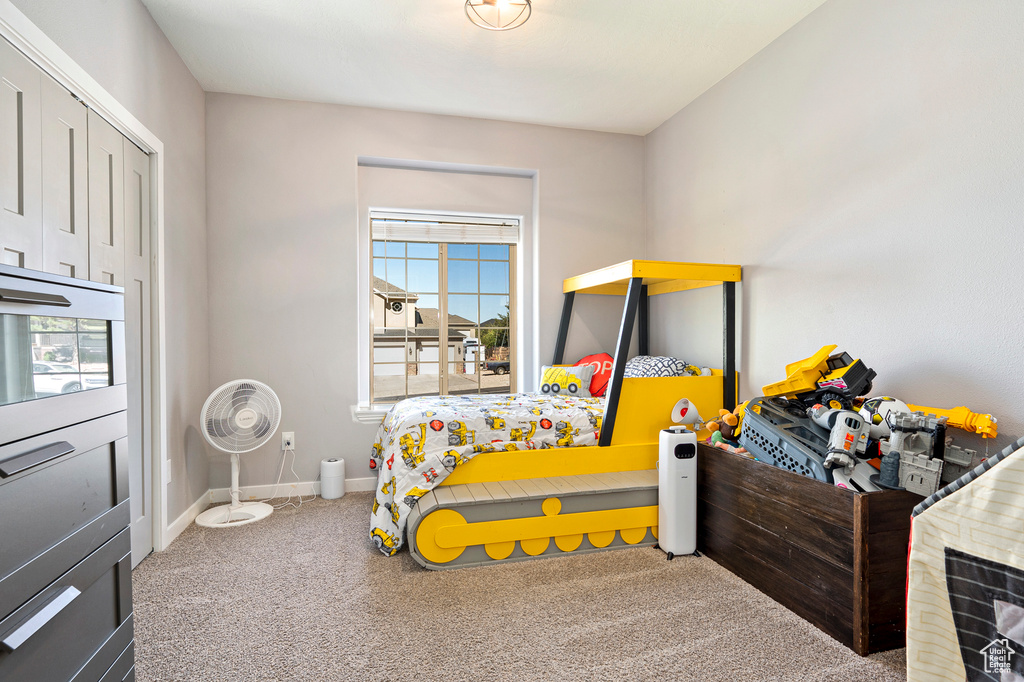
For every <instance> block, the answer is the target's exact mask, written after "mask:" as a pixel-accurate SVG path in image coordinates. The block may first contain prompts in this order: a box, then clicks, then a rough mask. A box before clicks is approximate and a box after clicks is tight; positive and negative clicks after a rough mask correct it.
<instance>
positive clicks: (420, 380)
mask: <svg viewBox="0 0 1024 682" xmlns="http://www.w3.org/2000/svg"><path fill="white" fill-rule="evenodd" d="M434 355H435V358H436V355H437V344H436V343H435V344H434ZM408 367H409V369H408V372H409V397H410V398H411V397H412V396H416V395H437V394H438V393H440V392H441V374H440V372H441V369H440V367H441V366H440V364H438V363H437V362H410V363H409V365H408Z"/></svg>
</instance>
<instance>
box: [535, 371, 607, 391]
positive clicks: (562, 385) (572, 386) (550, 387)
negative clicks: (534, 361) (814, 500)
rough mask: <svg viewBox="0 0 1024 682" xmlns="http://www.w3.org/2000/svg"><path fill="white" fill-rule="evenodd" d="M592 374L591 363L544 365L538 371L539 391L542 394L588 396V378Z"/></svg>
mask: <svg viewBox="0 0 1024 682" xmlns="http://www.w3.org/2000/svg"><path fill="white" fill-rule="evenodd" d="M593 376H594V366H593V365H580V366H578V367H551V366H549V365H545V366H544V367H543V368H541V371H540V393H542V394H544V395H566V394H568V395H571V396H577V397H580V398H589V397H590V380H591V378H593Z"/></svg>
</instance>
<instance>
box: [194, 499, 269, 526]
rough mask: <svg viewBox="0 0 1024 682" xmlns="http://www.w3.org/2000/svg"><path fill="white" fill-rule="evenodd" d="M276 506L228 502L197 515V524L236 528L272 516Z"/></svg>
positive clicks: (259, 503)
mask: <svg viewBox="0 0 1024 682" xmlns="http://www.w3.org/2000/svg"><path fill="white" fill-rule="evenodd" d="M273 511H274V508H273V507H271V506H270V505H269V504H265V503H263V502H243V503H242V504H239V505H237V506H231V505H228V504H224V505H221V506H219V507H214V508H213V509H207V510H206V511H204V512H203V513H202V514H200V515H199V516H197V517H196V524H197V525H200V526H203V527H204V528H234V527H235V526H244V525H245V524H247V523H252V522H253V521H260V520H262V519H265V518H267V517H268V516H270V514H271V512H273Z"/></svg>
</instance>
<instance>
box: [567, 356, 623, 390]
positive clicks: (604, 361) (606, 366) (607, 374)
mask: <svg viewBox="0 0 1024 682" xmlns="http://www.w3.org/2000/svg"><path fill="white" fill-rule="evenodd" d="M613 361H614V358H612V356H610V355H608V354H607V353H596V354H594V355H588V356H587V357H585V358H583V359H582V360H580V361H579V362H577V363H576V366H577V367H581V366H583V365H593V366H594V378H593V379H591V380H590V395H592V396H594V397H595V398H599V397H601V396H603V395H604V392H605V390H606V389H607V388H608V380H609V379H611V378H612V362H613Z"/></svg>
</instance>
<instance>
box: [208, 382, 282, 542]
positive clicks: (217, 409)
mask: <svg viewBox="0 0 1024 682" xmlns="http://www.w3.org/2000/svg"><path fill="white" fill-rule="evenodd" d="M199 421H200V425H201V427H202V429H203V435H204V436H206V440H207V441H208V442H209V443H210V445H212V446H213V447H215V448H217V449H218V450H221V451H223V452H227V453H229V454H230V455H231V504H230V505H223V506H220V507H214V508H212V509H207V510H206V511H204V512H203V513H202V514H200V515H199V516H198V517H197V518H196V523H197V524H199V525H200V526H206V527H208V528H230V527H232V526H242V525H245V524H247V523H252V522H253V521H259V520H260V519H265V518H267V517H268V516H270V514H271V512H273V511H274V508H273V507H271V506H270V505H269V504H265V503H263V502H239V501H238V492H239V491H238V456H239V455H240V454H243V453H246V452H252V451H253V450H255V449H256V448H258V447H260V446H261V445H263V444H264V443H266V442H267V441H269V440H270V439H271V438H273V437H274V434H275V433H276V432H277V427H278V425H280V423H281V401H280V400H278V399H277V394H275V393H274V391H272V390H271V388H270V387H269V386H267V385H266V384H262V383H260V382H258V381H253V380H251V379H241V380H236V381H229V382H228V383H226V384H224V385H223V386H221V387H220V388H218V389H217V390H216V391H214V392H213V393H211V394H210V397H209V398H207V399H206V404H204V405H203V411H202V415H201V417H200V420H199Z"/></svg>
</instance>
